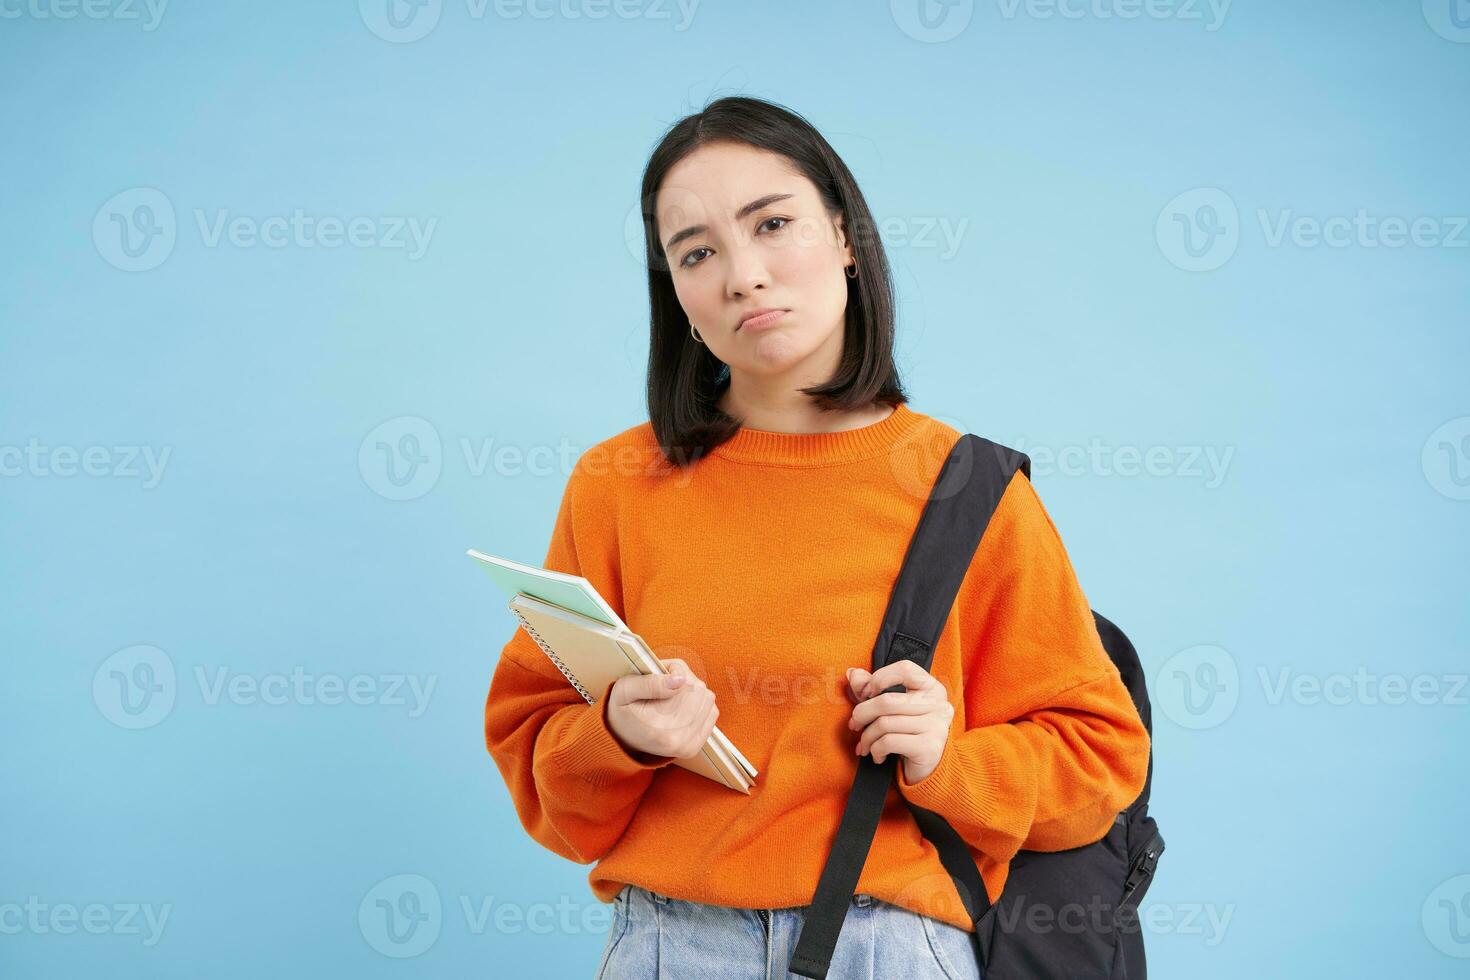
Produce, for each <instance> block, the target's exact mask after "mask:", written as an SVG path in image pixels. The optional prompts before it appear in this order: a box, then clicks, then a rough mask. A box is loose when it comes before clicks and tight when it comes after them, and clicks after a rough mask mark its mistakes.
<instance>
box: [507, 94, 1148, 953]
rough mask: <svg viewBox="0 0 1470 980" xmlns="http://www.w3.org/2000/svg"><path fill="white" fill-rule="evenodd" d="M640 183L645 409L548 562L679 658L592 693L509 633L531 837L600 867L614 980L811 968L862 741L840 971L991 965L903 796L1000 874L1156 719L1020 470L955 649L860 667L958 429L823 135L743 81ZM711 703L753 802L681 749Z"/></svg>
mask: <svg viewBox="0 0 1470 980" xmlns="http://www.w3.org/2000/svg"><path fill="white" fill-rule="evenodd" d="M642 190H643V193H642V200H643V202H644V209H643V210H644V223H645V229H646V232H647V234H646V247H647V253H648V259H649V274H648V280H649V294H650V300H651V307H652V324H651V327H652V337H651V347H650V354H649V373H648V390H647V395H648V411H649V421H648V422H646V423H643V424H641V425H638V426H634V427H633V428H630V429H627V430H625V431H624V432H621V433H619V434H618V435H615V436H613V437H612V438H610V439H607V440H605V441H604V442H602V443H599V444H598V445H597V446H595V447H593V448H592V449H589V450H588V451H587V452H586V453H584V454H583V455H582V456H581V457H580V458H579V459H578V460H577V463H576V465H575V466H574V467H573V470H572V474H571V476H570V478H569V480H568V482H567V486H566V490H565V492H564V494H563V497H562V501H561V506H560V509H559V511H558V514H557V517H556V522H555V527H554V530H553V532H552V539H551V544H550V547H549V549H548V551H547V555H546V560H545V565H546V567H548V568H551V569H555V570H558V571H565V572H570V573H573V574H580V575H583V576H585V577H586V578H587V579H589V580H590V581H591V582H592V584H593V585H594V586H596V587H597V589H598V590H599V591H600V592H601V593H602V594H603V595H604V596H605V597H607V599H608V601H609V602H610V603H611V604H612V605H613V606H614V608H616V609H617V610H618V611H619V613H620V615H622V617H623V619H624V621H625V622H627V623H628V624H629V625H630V626H631V627H632V628H633V629H634V630H636V631H637V632H638V633H639V634H640V635H641V636H642V637H643V638H644V639H645V640H646V641H647V642H648V643H649V644H650V645H651V646H652V648H653V649H654V650H655V652H656V653H657V654H658V655H659V657H660V659H662V660H664V662H665V663H666V664H668V665H669V667H670V669H671V671H672V673H673V675H674V676H675V677H676V678H677V679H676V680H666V679H664V678H661V677H658V676H652V675H650V676H630V677H625V678H622V679H620V680H619V681H618V682H617V683H616V684H614V685H613V686H612V687H611V688H610V689H609V692H608V694H607V696H606V697H604V698H603V699H602V701H601V702H600V703H599V704H598V705H597V706H592V705H588V704H586V703H584V702H583V701H582V700H581V698H580V697H579V696H578V694H577V693H576V691H575V690H574V689H573V688H572V687H571V686H570V685H568V684H567V683H566V680H565V679H564V678H563V677H562V675H561V674H560V673H559V672H558V671H557V670H556V668H555V666H554V665H553V664H551V663H550V662H549V661H548V659H547V658H546V657H545V656H544V655H543V654H542V653H541V651H540V650H539V649H537V647H536V645H535V643H534V642H533V641H532V640H531V639H530V638H529V637H527V636H526V635H525V634H524V633H523V632H521V631H517V632H516V634H515V635H514V636H513V637H512V638H511V640H510V642H509V643H508V644H507V645H506V646H505V649H504V652H503V655H502V657H501V660H500V662H499V664H498V666H497V668H496V671H495V675H494V678H493V679H492V681H491V686H490V692H489V698H488V700H487V702H486V706H485V735H486V742H487V745H488V747H489V750H490V754H491V755H492V757H493V758H494V759H495V762H496V764H497V766H498V767H499V769H500V772H501V774H502V776H503V777H504V778H505V780H506V784H507V786H508V787H509V790H510V794H511V797H512V799H513V801H514V804H515V807H516V811H517V813H518V815H519V817H520V819H521V822H522V825H523V826H524V827H525V828H526V830H527V832H528V833H530V835H531V836H532V837H533V838H534V839H535V840H536V841H538V842H539V843H541V844H542V845H543V846H545V847H547V848H549V849H550V850H552V851H554V852H556V853H557V854H560V855H562V856H564V857H567V858H569V859H571V860H573V861H577V862H580V863H591V862H597V863H596V865H595V866H594V867H593V869H592V871H591V874H590V877H589V882H590V884H591V887H592V889H593V891H594V893H595V894H596V895H597V897H598V898H599V899H600V900H602V901H611V902H613V905H614V908H613V925H612V928H611V930H610V932H609V935H608V939H607V943H606V946H605V949H604V952H603V957H602V963H601V965H600V966H599V970H598V976H599V977H601V976H606V977H611V978H619V980H622V978H627V980H641V978H645V977H648V978H651V977H654V976H675V977H721V978H735V980H739V978H751V980H755V978H769V977H784V976H787V973H786V968H787V964H788V961H789V957H790V954H791V951H792V949H793V948H794V946H795V943H796V939H797V937H798V936H799V934H800V931H801V925H802V921H803V919H802V911H803V907H804V905H805V904H806V903H808V902H810V900H811V897H812V894H813V891H814V889H815V886H816V882H817V879H818V877H819V875H820V872H821V869H822V866H823V863H824V861H825V859H826V857H827V853H828V849H829V848H830V846H831V843H832V839H833V835H834V833H835V831H836V828H837V825H838V822H839V819H840V817H841V814H842V809H843V806H844V804H845V803H846V800H847V796H848V792H849V790H850V788H851V785H852V780H853V775H854V771H855V759H856V756H858V755H861V754H863V753H871V755H872V758H873V759H874V761H876V762H882V761H883V760H884V759H885V758H887V757H888V756H890V755H893V756H899V757H901V760H902V761H901V763H900V764H899V765H898V767H897V769H898V779H897V786H896V788H895V791H894V792H891V793H890V795H889V798H888V802H887V804H886V805H885V808H884V812H883V816H882V818H881V820H880V823H879V826H878V830H877V834H876V836H875V837H874V840H873V845H872V850H871V851H870V853H869V856H868V859H867V863H866V864H865V865H864V868H863V872H862V877H861V879H860V881H859V883H858V890H857V894H856V895H855V896H854V898H853V903H852V907H851V909H850V910H849V913H848V915H847V918H846V920H845V921H844V925H843V928H842V932H841V935H840V937H839V941H838V945H837V948H836V950H835V952H834V955H833V959H832V967H831V974H830V975H831V976H832V977H834V978H852V977H879V978H886V977H918V978H923V977H931V976H932V977H947V978H951V980H957V978H978V977H979V976H980V968H979V966H978V965H977V963H976V957H975V953H974V945H973V943H972V942H971V940H972V938H973V936H972V933H971V932H970V931H969V930H971V929H972V928H973V926H972V923H971V922H970V920H969V917H968V915H967V914H966V911H965V907H964V905H963V904H962V902H961V901H960V898H959V896H958V894H957V893H956V892H955V890H954V887H953V885H952V884H951V879H950V877H949V875H948V873H947V872H946V871H945V869H944V867H943V865H942V864H941V863H940V862H939V859H938V856H937V852H936V851H935V850H934V848H933V847H932V846H931V845H929V844H928V842H927V841H925V840H924V838H923V837H922V835H921V834H920V833H919V831H918V829H917V827H916V825H915V823H914V821H913V818H912V816H911V815H910V813H909V811H908V809H907V808H906V807H905V806H904V804H903V801H902V800H901V799H899V798H898V794H900V793H901V794H903V795H904V796H905V797H907V798H908V799H909V800H911V801H913V802H915V803H917V804H918V805H919V806H922V807H925V808H928V809H930V810H934V811H936V812H938V813H939V814H941V815H942V816H944V817H945V818H946V819H947V820H948V821H949V822H950V824H951V825H952V826H953V827H954V828H955V829H956V830H957V831H958V832H959V833H960V834H961V835H962V836H963V837H964V839H965V841H966V843H968V844H969V845H970V849H971V853H972V854H973V856H974V858H975V860H976V861H977V863H978V865H979V867H980V870H981V874H982V877H983V878H984V880H985V883H986V888H987V890H988V891H989V893H990V894H991V895H992V896H998V895H999V894H1000V891H1001V888H1002V886H1003V885H1004V883H1005V878H1006V873H1007V868H1008V862H1009V861H1010V859H1011V857H1012V856H1013V855H1015V853H1016V852H1017V850H1019V849H1020V848H1021V847H1023V846H1025V847H1028V848H1033V849H1038V850H1060V849H1063V848H1068V847H1075V846H1080V845H1082V844H1086V843H1090V842H1092V841H1095V840H1098V839H1099V838H1101V837H1102V836H1103V835H1104V833H1105V832H1106V831H1107V829H1108V827H1109V825H1110V824H1111V822H1112V820H1113V817H1114V815H1115V814H1116V813H1117V812H1118V811H1120V810H1122V809H1123V808H1124V807H1126V806H1127V805H1128V804H1129V803H1131V802H1132V801H1133V800H1134V799H1135V798H1136V797H1137V795H1138V794H1139V792H1140V791H1141V789H1142V787H1143V782H1144V777H1145V774H1146V767H1147V762H1148V748H1149V746H1148V736H1147V733H1146V731H1145V729H1144V727H1143V724H1142V722H1141V721H1140V719H1139V717H1138V714H1137V712H1136V710H1135V709H1134V706H1133V702H1132V701H1131V699H1130V698H1129V695H1128V692H1127V690H1126V689H1125V688H1124V686H1123V683H1122V681H1121V678H1120V677H1119V675H1118V672H1117V670H1116V668H1114V667H1113V664H1112V662H1111V661H1110V660H1109V659H1108V656H1107V654H1106V653H1105V651H1104V650H1103V647H1102V644H1101V641H1100V639H1099V637H1098V634H1097V631H1096V628H1095V626H1094V624H1093V619H1092V615H1091V612H1090V610H1089V606H1088V603H1087V600H1086V598H1085V597H1084V595H1083V593H1082V591H1081V589H1080V587H1079V586H1078V583H1077V580H1076V576H1075V575H1074V573H1073V570H1072V567H1071V565H1070V563H1069V561H1068V559H1067V555H1066V552H1065V551H1064V549H1063V547H1062V543H1061V541H1060V540H1059V538H1058V536H1057V533H1056V530H1055V528H1054V527H1053V525H1052V523H1051V520H1050V518H1049V517H1048V516H1047V513H1046V511H1045V510H1044V509H1043V507H1042V505H1041V502H1040V500H1039V499H1038V498H1037V496H1036V494H1035V492H1034V491H1033V490H1032V487H1031V485H1030V482H1029V481H1028V480H1027V478H1026V477H1025V476H1024V474H1020V473H1018V474H1017V475H1016V477H1015V478H1014V479H1013V480H1012V482H1011V483H1010V484H1009V485H1008V486H1007V488H1006V491H1005V493H1004V495H1003V496H1002V498H1001V502H1000V504H999V506H998V507H997V509H996V512H995V514H994V516H993V517H992V519H991V522H990V524H989V526H988V529H987V531H986V535H985V538H984V539H983V541H982V542H981V545H980V547H979V548H978V549H977V551H976V554H975V557H974V559H973V562H972V564H971V566H970V568H969V570H968V572H967V574H966V577H965V579H964V581H963V583H962V585H961V587H960V591H959V594H958V596H957V598H956V600H955V603H954V607H953V609H952V610H951V612H950V616H949V620H948V621H947V623H946V626H945V628H944V631H943V633H942V634H941V636H940V639H939V643H938V646H937V647H936V649H935V651H934V656H933V661H932V664H931V669H930V670H929V671H925V670H923V669H922V668H920V667H918V665H916V664H913V663H912V662H908V661H905V662H903V665H902V667H901V668H900V669H901V675H900V676H898V677H893V676H875V675H872V674H870V673H869V672H868V670H867V669H866V667H868V666H871V660H870V658H871V655H872V648H873V642H874V637H875V636H876V633H877V629H878V625H879V623H880V622H881V620H882V618H883V613H884V609H885V606H886V604H887V600H888V596H889V591H890V589H891V588H892V585H893V582H894V580H895V578H896V576H897V573H898V569H899V566H900V564H901V562H902V559H903V556H904V552H905V549H906V547H907V543H908V539H909V536H910V535H911V534H912V532H913V529H914V526H915V524H916V523H917V520H918V516H919V514H920V512H921V511H922V509H923V506H924V503H925V501H926V499H927V496H928V493H929V490H930V487H931V486H932V484H933V482H934V478H935V476H936V474H937V472H938V469H939V466H940V465H941V464H942V463H943V461H944V459H945V457H946V456H947V454H948V452H949V450H950V448H951V447H952V446H953V444H954V442H955V440H956V439H957V438H959V435H960V433H959V432H958V431H957V430H955V429H954V428H952V427H950V426H948V425H946V424H944V423H942V422H940V421H938V420H937V419H934V418H932V417H930V416H927V415H924V414H922V413H920V412H916V411H914V410H912V409H910V408H909V407H908V405H907V396H906V394H905V393H904V391H903V389H902V387H901V385H900V383H899V378H898V373H897V371H896V370H895V368H894V363H893V337H894V326H893V302H892V289H891V285H890V282H889V273H888V265H887V262H886V260H885V259H884V256H883V251H882V248H881V244H880V242H879V240H878V239H877V237H876V235H875V234H874V232H873V229H874V224H873V220H872V216H871V214H870V213H869V211H868V207H867V204H866V203H865V201H864V200H863V196H862V194H861V193H860V192H859V190H858V188H857V185H856V183H855V182H854V180H853V177H852V175H851V173H849V171H848V169H847V167H846V166H845V165H844V164H843V162H842V161H841V160H840V159H839V158H838V157H837V155H836V153H834V152H833V150H832V148H831V147H830V146H829V145H828V143H827V142H826V140H824V139H823V138H822V136H821V135H820V134H819V133H818V132H817V131H816V130H815V129H814V128H812V127H811V126H810V124H808V123H807V122H806V121H805V120H803V119H802V118H800V117H799V116H797V115H795V114H793V113H791V112H789V111H788V110H786V109H783V108H780V107H778V106H775V105H771V104H769V103H766V102H761V101H758V100H754V99H748V98H727V99H721V100H719V101H717V102H714V103H712V104H711V105H709V106H708V107H707V108H706V109H705V110H704V111H703V112H700V113H698V114H696V115H692V116H690V117H688V118H686V119H684V120H682V121H680V122H679V123H677V124H676V125H675V126H674V127H673V128H672V129H671V130H670V131H669V132H668V133H667V134H666V136H665V137H664V139H663V140H662V142H661V143H660V144H659V146H658V147H657V148H656V150H655V151H654V153H653V155H652V158H651V160H650V162H649V164H648V167H647V170H646V173H645V175H644V179H643V189H642ZM895 666H896V665H890V666H889V667H885V668H884V671H890V669H891V668H893V667H895ZM870 681H872V683H870ZM896 682H897V683H902V684H903V685H904V688H905V690H904V691H902V692H894V693H888V694H882V693H881V691H882V689H883V688H884V687H885V686H891V685H892V684H893V683H896ZM875 695H876V696H875ZM717 718H718V720H719V724H720V728H721V730H722V731H723V732H724V733H725V734H726V735H727V736H728V737H729V738H730V739H731V741H733V742H734V743H735V745H737V746H738V747H739V748H740V749H741V751H742V752H743V753H744V754H745V755H746V756H747V757H748V758H749V759H750V761H751V763H752V764H753V765H754V766H755V767H756V768H757V769H758V770H759V772H760V775H759V776H758V777H757V778H756V780H755V784H754V785H753V786H752V787H751V791H750V794H749V795H746V794H743V793H738V792H734V791H732V790H729V789H726V788H724V787H722V786H719V785H717V784H715V783H714V782H712V781H711V780H708V779H705V778H703V777H701V776H699V775H696V774H694V773H691V772H688V771H686V770H684V769H682V768H681V767H678V766H673V765H670V763H671V762H672V760H674V759H676V758H682V757H685V756H688V755H692V754H694V753H695V752H696V751H697V748H698V747H699V746H700V745H702V744H703V743H704V740H705V739H706V737H708V735H709V734H710V732H711V730H712V729H713V728H714V726H715V724H716V719H717Z"/></svg>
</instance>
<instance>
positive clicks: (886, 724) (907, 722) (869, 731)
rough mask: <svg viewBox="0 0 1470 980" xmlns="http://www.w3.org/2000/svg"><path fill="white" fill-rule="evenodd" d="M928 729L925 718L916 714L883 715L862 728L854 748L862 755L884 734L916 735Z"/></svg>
mask: <svg viewBox="0 0 1470 980" xmlns="http://www.w3.org/2000/svg"><path fill="white" fill-rule="evenodd" d="M928 730H929V722H928V720H927V719H925V718H923V717H920V716H917V715H884V716H883V717H882V718H879V719H878V720H877V721H875V722H873V723H872V724H871V725H869V726H868V727H867V728H864V729H863V734H862V736H861V737H860V738H858V742H857V747H856V748H855V749H854V751H855V752H856V754H857V755H863V754H864V753H866V752H869V751H871V750H872V747H873V743H875V742H877V741H878V740H879V739H881V738H882V737H883V736H884V735H892V734H900V735H918V734H920V733H922V732H926V731H928Z"/></svg>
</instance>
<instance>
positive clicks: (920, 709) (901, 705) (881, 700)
mask: <svg viewBox="0 0 1470 980" xmlns="http://www.w3.org/2000/svg"><path fill="white" fill-rule="evenodd" d="M935 707H936V705H935V703H934V700H933V699H932V698H930V697H928V696H927V695H925V694H924V693H923V692H919V691H889V692H888V693H887V694H879V695H877V696H876V697H871V698H868V699H867V700H866V701H862V702H859V704H858V705H857V707H855V708H853V709H852V717H851V718H849V719H848V720H847V727H848V728H850V729H852V730H853V731H858V730H859V729H861V728H863V727H864V726H866V725H869V724H871V723H872V722H873V719H875V718H881V717H882V716H884V715H923V714H928V713H929V712H931V711H933V710H934V709H935Z"/></svg>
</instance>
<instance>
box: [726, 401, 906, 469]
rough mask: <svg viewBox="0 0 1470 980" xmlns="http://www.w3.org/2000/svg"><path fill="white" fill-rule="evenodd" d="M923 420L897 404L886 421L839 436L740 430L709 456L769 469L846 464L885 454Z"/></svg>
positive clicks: (832, 434) (849, 430)
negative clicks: (772, 467)
mask: <svg viewBox="0 0 1470 980" xmlns="http://www.w3.org/2000/svg"><path fill="white" fill-rule="evenodd" d="M923 418H924V416H922V415H920V414H919V413H918V412H915V411H913V410H911V409H910V408H909V407H908V405H905V404H900V405H897V406H895V407H894V409H893V411H892V412H890V413H889V415H888V417H887V418H884V419H880V420H878V421H877V422H873V423H871V424H869V425H864V426H860V427H859V428H856V429H844V430H842V431H840V432H771V431H768V430H766V429H751V428H745V427H742V428H741V429H740V430H738V431H737V432H736V433H735V435H733V436H731V437H730V438H729V439H727V440H726V441H724V442H722V443H720V445H718V446H716V447H715V448H714V449H712V450H710V455H712V456H720V457H723V458H724V459H728V460H733V461H734V462H737V463H756V464H765V465H770V466H828V465H831V464H833V463H849V462H853V461H855V460H860V459H869V458H871V457H873V456H878V455H881V454H883V453H885V452H887V451H888V450H889V449H891V448H892V447H893V446H894V445H895V444H896V443H897V442H898V441H899V440H900V439H901V438H903V437H904V436H905V435H907V434H908V433H910V432H912V431H913V430H914V429H915V428H917V427H918V425H919V424H920V422H922V421H923Z"/></svg>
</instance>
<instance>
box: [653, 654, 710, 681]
mask: <svg viewBox="0 0 1470 980" xmlns="http://www.w3.org/2000/svg"><path fill="white" fill-rule="evenodd" d="M659 663H661V664H663V665H664V668H665V669H666V670H668V671H669V673H671V674H678V675H680V676H681V677H683V678H684V683H686V684H687V685H689V686H690V687H704V686H705V683H704V680H703V679H701V678H700V677H699V675H698V674H696V673H694V670H693V668H691V667H690V666H689V664H688V662H687V661H685V660H684V659H683V658H681V657H670V658H669V659H668V660H660V661H659Z"/></svg>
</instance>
